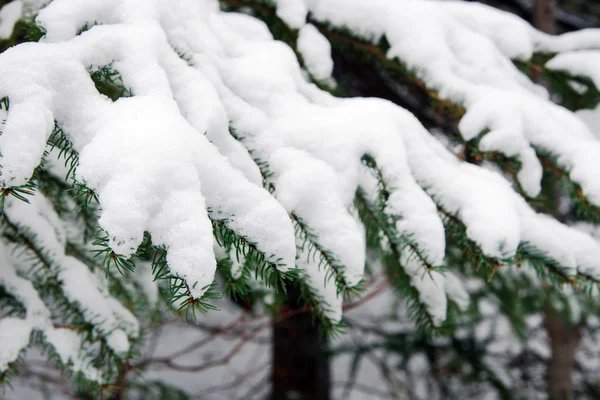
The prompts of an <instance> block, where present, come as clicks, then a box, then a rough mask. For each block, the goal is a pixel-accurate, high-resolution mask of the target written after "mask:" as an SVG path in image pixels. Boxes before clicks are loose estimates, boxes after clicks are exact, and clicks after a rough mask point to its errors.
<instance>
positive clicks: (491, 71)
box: [278, 0, 600, 204]
mask: <svg viewBox="0 0 600 400" xmlns="http://www.w3.org/2000/svg"><path fill="white" fill-rule="evenodd" d="M298 3H303V4H305V5H306V7H307V8H308V10H309V12H310V13H311V15H312V17H313V18H315V19H316V20H318V21H322V22H327V23H330V24H333V25H334V26H338V27H345V28H348V29H351V30H352V31H353V32H355V34H356V35H357V36H359V37H362V38H365V39H367V40H370V41H371V42H373V43H377V42H378V41H379V39H380V38H381V37H382V36H384V35H385V37H386V39H387V40H388V42H389V43H390V46H391V47H390V50H389V51H388V54H387V56H388V58H390V59H392V58H395V57H397V58H399V59H400V60H402V62H404V63H406V65H407V66H408V68H409V69H411V70H413V71H414V72H415V73H416V74H417V75H418V76H419V77H421V78H422V79H423V80H424V81H425V82H426V83H427V85H428V87H430V88H432V89H435V90H438V91H439V93H440V95H441V97H442V98H446V99H449V100H450V101H453V102H455V103H458V104H460V105H464V106H465V107H466V109H467V114H466V115H465V116H464V118H463V119H462V121H461V123H460V131H461V133H462V135H463V137H464V138H465V140H469V139H471V138H474V137H475V136H477V135H479V134H480V133H481V132H482V131H483V130H484V129H486V128H487V129H489V130H490V132H489V133H488V134H487V135H485V137H484V139H483V140H482V142H481V147H482V150H485V151H499V152H501V153H503V154H505V155H506V156H508V157H511V156H516V157H518V159H519V160H520V161H521V163H522V164H523V168H522V169H521V171H520V172H519V173H518V180H519V182H520V183H521V185H522V187H523V188H524V190H525V192H526V193H527V194H528V195H530V196H532V197H535V196H536V195H537V194H538V193H539V191H540V181H541V175H542V174H541V172H542V169H541V165H540V163H539V161H538V160H537V158H536V157H535V154H534V151H533V149H532V146H535V147H537V148H540V149H543V150H546V151H548V152H550V153H552V154H554V155H556V156H557V157H558V159H559V162H560V164H561V165H562V166H563V167H564V168H565V169H567V170H569V171H570V172H571V174H570V176H571V178H572V179H573V180H574V181H576V182H578V183H579V184H581V186H582V187H583V190H584V193H585V194H586V195H587V196H588V197H589V198H590V200H591V201H593V202H594V203H595V204H600V185H599V184H598V183H597V180H595V179H594V172H593V171H595V170H597V169H598V167H599V165H598V163H600V161H599V160H600V157H599V156H600V147H599V146H598V143H597V142H596V141H595V140H591V135H590V132H589V131H588V130H587V128H586V127H585V126H583V125H582V124H581V123H580V122H579V121H577V119H576V118H574V116H573V115H572V114H571V113H568V112H566V111H565V110H563V109H561V108H560V107H558V106H555V105H553V104H551V103H550V102H549V101H548V99H547V97H548V96H547V93H546V91H545V90H544V89H543V88H542V87H539V86H536V85H534V84H533V83H531V82H530V81H529V80H528V79H527V78H526V77H525V76H524V75H522V74H521V73H520V72H519V71H518V70H517V69H516V67H515V66H514V65H513V64H512V63H511V62H510V60H509V59H508V58H509V57H510V58H522V59H525V58H529V57H530V56H531V55H532V53H533V52H534V51H541V50H544V51H558V50H560V51H567V50H579V49H582V48H583V49H585V48H587V47H593V46H595V45H596V44H598V43H600V35H599V34H598V33H597V32H596V31H593V30H590V31H587V32H581V33H578V34H577V35H575V34H568V35H562V36H557V37H553V36H548V35H545V34H542V33H540V32H538V31H536V30H535V29H533V28H532V27H531V26H529V25H528V24H527V23H526V22H525V21H523V20H521V19H519V18H517V17H516V16H514V15H512V14H509V13H507V12H503V11H499V10H495V9H493V8H491V7H487V6H484V5H480V4H470V3H463V2H455V1H416V0H409V1H403V2H393V1H388V0H377V1H371V2H369V3H368V5H367V4H366V3H363V2H360V1H356V0H352V1H347V0H319V1H307V0H304V1H299V2H298ZM279 10H282V11H281V12H282V13H284V14H285V15H286V18H284V20H285V21H293V23H290V26H292V27H299V25H298V21H299V20H302V19H303V18H305V17H306V12H305V11H304V10H303V7H301V6H297V8H296V9H295V10H292V8H291V7H289V6H288V5H286V4H284V3H278V11H279ZM292 11H295V14H293V15H290V14H291V13H292ZM413 37H418V38H419V40H411V39H407V38H413ZM585 65H594V62H593V60H591V59H590V58H589V57H588V58H586V64H585ZM508 116H509V117H508ZM565 130H568V131H569V132H570V134H571V136H570V137H569V138H567V137H566V136H565V135H563V134H562V132H564V131H565ZM574 138H576V140H573V139H574Z"/></svg>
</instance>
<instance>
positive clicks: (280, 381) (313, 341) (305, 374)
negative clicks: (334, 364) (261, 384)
mask: <svg viewBox="0 0 600 400" xmlns="http://www.w3.org/2000/svg"><path fill="white" fill-rule="evenodd" d="M287 291H288V295H287V300H286V301H287V307H288V310H287V311H291V312H293V310H299V309H301V308H302V307H303V305H302V303H301V302H300V301H299V297H300V293H299V290H298V289H297V288H296V287H295V286H294V285H293V284H288V286H287ZM284 312H286V311H284ZM272 368H273V369H272V375H271V379H272V384H273V386H272V388H273V389H272V390H273V391H272V393H271V400H284V399H290V400H291V399H302V400H329V398H330V394H329V391H330V384H331V382H330V373H329V357H328V355H327V343H326V342H325V340H324V338H322V337H320V335H319V331H318V326H317V325H316V324H315V323H313V320H312V317H311V314H310V312H299V313H298V314H296V315H293V316H291V317H290V318H285V319H284V320H283V321H281V322H278V323H276V324H275V325H274V327H273V363H272Z"/></svg>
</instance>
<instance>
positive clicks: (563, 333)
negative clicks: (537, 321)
mask: <svg viewBox="0 0 600 400" xmlns="http://www.w3.org/2000/svg"><path fill="white" fill-rule="evenodd" d="M544 325H545V326H546V331H547V332H548V338H549V340H550V348H551V350H552V355H551V357H550V362H549V363H548V371H547V392H548V398H549V399H552V400H565V399H572V398H573V378H572V371H573V365H574V361H575V352H576V351H577V347H578V346H579V341H580V339H581V329H580V327H577V326H573V325H571V324H569V323H568V322H565V321H564V320H563V319H561V318H560V317H557V316H556V315H555V313H554V311H550V312H546V313H545V317H544Z"/></svg>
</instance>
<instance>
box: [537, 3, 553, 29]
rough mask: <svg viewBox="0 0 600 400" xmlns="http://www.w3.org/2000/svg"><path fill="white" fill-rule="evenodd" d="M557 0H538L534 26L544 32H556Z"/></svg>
mask: <svg viewBox="0 0 600 400" xmlns="http://www.w3.org/2000/svg"><path fill="white" fill-rule="evenodd" d="M555 11H556V0H536V1H535V7H534V9H533V26H535V27H536V28H537V29H539V30H540V31H542V32H546V33H551V34H552V33H554V21H555V17H554V15H555Z"/></svg>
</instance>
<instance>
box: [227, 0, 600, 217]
mask: <svg viewBox="0 0 600 400" xmlns="http://www.w3.org/2000/svg"><path fill="white" fill-rule="evenodd" d="M220 1H221V4H222V5H224V6H226V8H228V9H231V8H232V7H233V9H235V10H240V9H242V8H244V9H246V10H252V12H253V13H254V16H255V17H257V18H259V19H262V20H263V21H265V22H266V23H267V25H268V26H269V28H271V29H272V33H273V34H274V37H275V38H276V39H279V40H283V41H284V42H286V43H288V44H289V45H290V46H291V47H292V48H293V49H295V41H290V40H287V39H286V38H287V37H289V36H290V34H285V33H281V31H282V28H281V27H280V25H281V23H282V22H281V21H280V20H279V19H278V17H276V12H275V5H274V4H273V3H272V2H270V1H262V0H220ZM309 22H310V23H311V24H313V25H315V26H316V27H317V28H318V29H319V31H320V32H321V33H322V34H323V35H324V36H325V37H327V38H328V39H329V41H330V42H331V44H332V46H334V47H336V48H338V49H340V50H342V52H343V53H344V54H348V53H358V54H360V55H362V56H363V57H366V58H367V60H368V61H370V62H374V63H377V64H378V65H381V66H382V67H383V68H384V70H385V71H387V72H388V73H389V74H390V75H391V76H392V78H393V79H394V80H396V81H397V82H399V83H405V84H408V85H410V86H412V87H413V88H416V89H417V90H418V91H420V92H421V93H422V94H423V95H425V97H426V98H427V99H428V100H429V103H430V107H431V108H432V109H434V110H437V114H438V116H439V117H440V118H441V117H442V116H443V117H445V118H448V119H449V120H451V121H454V122H458V121H459V120H460V119H461V118H462V117H463V116H464V114H465V112H466V110H465V108H464V107H463V106H462V105H460V104H456V103H454V102H452V101H450V100H448V99H444V98H443V97H442V96H440V94H439V92H438V91H436V90H433V89H431V88H429V87H428V85H427V84H426V83H425V81H423V80H422V79H420V78H419V77H418V74H417V72H416V71H412V70H411V69H410V68H408V67H407V66H406V65H405V64H404V63H403V62H402V61H401V60H399V59H398V58H394V59H389V58H388V56H387V50H388V49H389V44H388V43H387V41H386V40H385V38H383V39H382V41H381V42H380V43H377V44H374V43H372V42H370V41H369V40H366V39H362V38H359V37H357V36H356V33H354V32H352V31H350V30H348V29H346V28H340V27H335V26H333V25H331V24H329V23H326V22H323V21H317V20H315V19H314V18H311V17H310V16H309ZM288 30H290V29H289V28H288ZM290 31H291V32H292V33H293V30H290ZM551 56H552V55H551V54H534V55H533V57H532V58H531V60H529V61H526V62H523V61H519V60H517V61H514V62H515V64H516V66H517V67H518V68H520V69H521V70H522V71H523V72H524V73H525V74H526V75H529V76H535V74H540V73H541V74H542V75H543V77H544V78H547V79H548V80H550V82H554V84H555V85H558V84H562V85H563V86H564V85H565V83H564V82H566V80H567V77H568V78H569V80H571V81H574V82H577V83H579V84H581V85H584V86H585V87H586V88H588V89H587V92H586V94H585V95H584V96H583V97H582V96H581V95H578V94H577V93H576V92H575V91H574V90H573V89H572V88H571V91H570V93H571V94H572V96H571V97H573V98H577V99H579V98H582V99H583V100H581V101H582V102H584V105H582V107H583V106H584V107H585V108H593V107H594V106H595V105H597V104H598V102H599V101H600V92H599V91H598V88H595V86H594V85H593V83H592V82H591V80H590V79H589V78H586V77H572V76H568V74H566V73H565V72H564V71H552V70H548V69H547V68H545V67H544V66H543V65H544V64H545V63H546V62H547V61H548V60H549V59H550V58H551ZM561 87H562V86H561ZM559 93H560V92H559ZM569 101H570V102H571V103H572V102H573V100H569ZM565 103H566V104H565V106H567V107H568V108H571V109H574V108H575V106H572V105H571V106H570V105H569V104H571V103H569V102H568V101H565ZM579 108H581V107H579ZM453 139H455V140H458V141H459V142H462V143H463V144H464V145H465V146H468V147H469V149H470V150H471V153H472V154H475V155H476V156H477V159H476V160H475V161H480V160H482V159H483V158H484V157H485V158H486V159H488V160H490V161H492V162H494V163H496V164H497V165H498V166H499V167H500V168H502V169H503V170H504V171H507V173H509V175H511V177H512V178H513V182H514V183H515V186H516V188H517V190H518V191H519V193H520V194H521V195H522V196H523V197H524V198H525V199H526V200H528V201H529V202H530V204H532V205H540V204H541V203H542V202H541V200H540V199H531V198H530V197H529V196H528V195H527V194H526V193H525V192H524V190H523V189H522V187H521V185H520V183H519V182H518V180H517V179H516V174H517V172H518V170H519V169H520V163H519V162H518V161H517V162H516V160H515V159H509V158H507V157H505V156H503V155H500V154H499V153H497V152H488V153H486V152H481V151H479V150H478V149H477V147H476V146H475V145H474V144H475V143H468V142H465V141H464V140H463V139H462V138H461V137H460V136H455V137H454V138H453ZM535 150H536V153H537V154H538V157H540V159H541V161H542V166H543V167H544V168H545V170H547V171H550V172H553V173H557V172H558V174H557V176H558V177H564V178H566V179H567V182H566V183H565V184H564V189H565V190H566V192H567V193H568V194H569V197H570V198H571V200H572V201H573V204H574V206H575V214H576V217H577V218H580V219H582V220H585V221H591V222H593V223H596V224H599V223H600V206H599V205H594V204H593V203H592V202H591V201H590V200H589V199H588V198H587V197H586V196H585V194H584V193H583V191H582V190H581V187H580V186H579V185H578V184H577V183H575V182H573V181H572V180H571V179H570V178H569V175H568V172H567V171H565V170H564V169H563V168H560V167H558V163H553V165H549V163H548V162H545V161H544V160H543V159H544V158H546V156H545V155H544V154H543V151H542V150H541V149H539V148H538V149H535ZM460 157H461V158H462V156H460Z"/></svg>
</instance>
